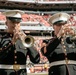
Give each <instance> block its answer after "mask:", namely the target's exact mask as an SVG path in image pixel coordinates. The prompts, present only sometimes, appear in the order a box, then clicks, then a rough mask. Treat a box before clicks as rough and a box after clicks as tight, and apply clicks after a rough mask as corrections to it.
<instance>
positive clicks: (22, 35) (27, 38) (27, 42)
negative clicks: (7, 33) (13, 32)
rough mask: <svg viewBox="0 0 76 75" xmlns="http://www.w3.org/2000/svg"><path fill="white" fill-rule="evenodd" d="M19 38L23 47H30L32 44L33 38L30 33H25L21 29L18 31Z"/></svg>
mask: <svg viewBox="0 0 76 75" xmlns="http://www.w3.org/2000/svg"><path fill="white" fill-rule="evenodd" d="M19 38H20V40H21V41H22V44H23V46H24V47H27V48H29V47H31V46H33V45H34V38H33V37H32V36H30V35H28V36H27V35H25V33H24V32H23V31H20V34H19Z"/></svg>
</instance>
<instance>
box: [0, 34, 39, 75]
mask: <svg viewBox="0 0 76 75" xmlns="http://www.w3.org/2000/svg"><path fill="white" fill-rule="evenodd" d="M12 37H13V35H12V34H10V33H3V34H2V33H1V35H0V65H3V64H5V65H14V63H15V61H16V62H17V64H19V65H26V60H27V55H29V58H30V60H31V62H33V63H38V62H39V61H40V55H39V53H38V52H37V50H36V49H35V48H33V47H30V48H25V47H24V46H23V45H22V42H21V41H20V40H17V42H16V44H15V45H13V44H12V43H11V40H12ZM15 50H16V53H15ZM15 56H16V57H17V58H16V59H15ZM0 75H27V72H26V68H25V69H20V70H18V71H15V70H11V69H10V70H8V69H1V68H0Z"/></svg>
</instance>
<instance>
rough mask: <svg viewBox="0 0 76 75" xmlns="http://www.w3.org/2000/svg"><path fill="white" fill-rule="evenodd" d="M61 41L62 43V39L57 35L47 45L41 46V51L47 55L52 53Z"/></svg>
mask: <svg viewBox="0 0 76 75" xmlns="http://www.w3.org/2000/svg"><path fill="white" fill-rule="evenodd" d="M59 43H60V39H58V38H56V37H55V38H52V39H51V41H50V42H49V43H48V44H47V46H45V47H42V48H41V53H42V54H43V55H44V56H46V57H47V56H48V55H49V54H51V53H52V52H53V51H54V50H55V49H56V47H57V46H58V45H59ZM45 49H46V53H44V50H45Z"/></svg>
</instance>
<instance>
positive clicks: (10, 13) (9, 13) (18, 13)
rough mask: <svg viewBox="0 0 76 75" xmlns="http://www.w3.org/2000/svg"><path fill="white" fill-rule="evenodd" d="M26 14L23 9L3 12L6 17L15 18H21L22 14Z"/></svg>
mask: <svg viewBox="0 0 76 75" xmlns="http://www.w3.org/2000/svg"><path fill="white" fill-rule="evenodd" d="M22 14H24V12H23V11H21V10H9V11H6V12H3V15H5V16H6V17H14V18H21V15H22Z"/></svg>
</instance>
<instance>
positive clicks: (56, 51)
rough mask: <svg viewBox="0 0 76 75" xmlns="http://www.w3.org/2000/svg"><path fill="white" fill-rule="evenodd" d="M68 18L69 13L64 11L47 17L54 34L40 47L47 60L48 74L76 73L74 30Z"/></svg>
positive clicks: (75, 37) (71, 74)
mask: <svg viewBox="0 0 76 75" xmlns="http://www.w3.org/2000/svg"><path fill="white" fill-rule="evenodd" d="M69 19H70V15H69V14H67V13H64V12H59V13H56V14H54V15H53V16H51V17H50V18H49V23H50V24H51V25H52V26H53V28H54V36H53V37H52V38H51V39H50V40H49V41H50V42H49V43H48V44H47V45H46V46H44V47H42V48H41V52H42V54H43V55H44V56H46V57H47V59H48V61H49V66H50V68H49V70H48V72H49V73H48V75H76V31H75V29H74V27H72V23H71V22H70V20H69Z"/></svg>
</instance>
